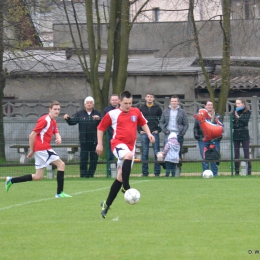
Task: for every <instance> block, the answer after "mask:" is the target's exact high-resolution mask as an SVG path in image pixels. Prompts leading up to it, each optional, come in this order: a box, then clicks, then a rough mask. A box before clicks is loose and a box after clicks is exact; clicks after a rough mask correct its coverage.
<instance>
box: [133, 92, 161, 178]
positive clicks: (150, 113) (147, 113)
mask: <svg viewBox="0 0 260 260" xmlns="http://www.w3.org/2000/svg"><path fill="white" fill-rule="evenodd" d="M154 100H155V97H154V94H153V93H151V92H149V93H147V94H146V96H145V101H146V102H145V104H144V105H142V106H140V107H139V109H140V111H141V112H142V113H143V115H144V117H145V119H146V120H147V121H148V123H147V125H148V127H149V129H150V132H151V133H152V135H153V136H154V138H155V142H154V143H153V144H152V146H153V151H154V160H157V156H156V155H157V153H158V152H159V151H160V138H159V133H160V132H161V128H160V127H159V119H160V117H161V115H162V109H161V108H160V106H158V105H157V104H155V103H154ZM138 132H139V134H140V138H141V146H142V161H148V157H149V144H150V140H149V138H148V136H147V134H146V133H145V132H144V131H143V130H142V128H141V127H138ZM142 173H143V175H142V176H143V177H146V176H148V175H149V169H148V163H146V162H145V163H143V164H142ZM160 173H161V168H160V164H158V163H155V164H154V175H155V176H157V177H159V176H160Z"/></svg>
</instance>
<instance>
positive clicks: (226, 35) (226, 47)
mask: <svg viewBox="0 0 260 260" xmlns="http://www.w3.org/2000/svg"><path fill="white" fill-rule="evenodd" d="M222 5H223V24H222V22H221V20H220V22H221V23H220V24H221V28H222V31H223V47H222V48H223V49H222V50H223V52H222V68H221V74H222V87H221V90H220V95H219V100H218V107H217V108H218V112H219V113H220V114H221V115H224V113H225V105H226V103H227V98H228V94H229V89H230V33H231V32H230V13H231V8H230V0H223V3H222Z"/></svg>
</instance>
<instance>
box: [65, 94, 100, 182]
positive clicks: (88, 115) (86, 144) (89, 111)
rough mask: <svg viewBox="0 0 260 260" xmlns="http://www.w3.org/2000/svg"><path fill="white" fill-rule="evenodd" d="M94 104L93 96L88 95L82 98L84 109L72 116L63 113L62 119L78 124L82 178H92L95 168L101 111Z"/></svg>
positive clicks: (70, 123) (71, 123)
mask: <svg viewBox="0 0 260 260" xmlns="http://www.w3.org/2000/svg"><path fill="white" fill-rule="evenodd" d="M94 104H95V101H94V99H93V97H90V96H88V97H86V99H85V100H84V107H85V109H84V110H80V111H78V112H77V113H76V114H75V117H73V118H71V117H70V116H69V115H68V114H65V115H64V119H65V120H66V121H67V123H68V124H69V125H76V124H78V126H79V142H80V177H82V178H84V177H85V178H93V176H94V174H95V171H96V168H97V161H98V155H97V154H96V152H95V150H96V145H97V126H98V124H99V122H100V119H101V113H100V112H99V111H98V110H95V109H94ZM89 159H90V162H89ZM88 166H89V167H88Z"/></svg>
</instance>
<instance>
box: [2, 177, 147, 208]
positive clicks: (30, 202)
mask: <svg viewBox="0 0 260 260" xmlns="http://www.w3.org/2000/svg"><path fill="white" fill-rule="evenodd" d="M148 181H150V180H145V181H136V182H131V184H136V183H142V182H148ZM110 187H111V186H108V187H104V188H99V189H95V190H85V191H80V192H76V193H74V194H71V195H72V196H74V195H80V194H83V193H89V192H96V191H101V190H106V189H109V188H110ZM55 199H56V200H59V199H60V198H55V197H51V198H46V199H39V200H31V201H27V202H24V203H20V204H14V205H10V206H7V207H3V208H0V211H2V210H7V209H12V208H15V207H22V206H25V205H29V204H32V203H37V202H42V201H47V200H55ZM66 199H70V198H66Z"/></svg>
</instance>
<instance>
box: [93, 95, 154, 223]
mask: <svg viewBox="0 0 260 260" xmlns="http://www.w3.org/2000/svg"><path fill="white" fill-rule="evenodd" d="M132 102H133V97H132V94H131V93H130V92H129V91H123V92H122V93H121V94H120V108H118V109H114V110H111V111H109V112H108V113H107V114H106V115H105V116H104V117H103V119H102V121H101V123H100V124H99V126H98V131H97V136H98V144H97V148H96V152H97V154H98V155H100V154H101V153H102V151H103V135H104V132H105V131H106V129H107V128H108V127H109V126H112V128H113V130H114V135H113V139H112V140H111V148H112V151H113V153H114V155H115V156H116V157H117V159H118V162H117V178H116V180H115V181H114V182H113V184H112V185H111V188H110V191H109V194H108V197H107V199H106V200H104V201H102V203H101V207H102V209H101V216H102V217H103V218H105V217H106V215H107V211H108V209H109V207H110V205H111V204H112V203H113V201H114V200H115V198H116V196H117V194H118V192H119V191H120V189H121V187H122V185H123V187H122V189H121V190H122V192H123V193H124V192H125V191H126V190H128V189H130V185H129V177H130V173H131V168H132V165H133V159H134V152H135V142H136V130H137V125H140V126H141V127H142V128H143V130H144V131H145V133H146V134H147V135H148V138H149V139H150V141H151V142H152V143H153V142H154V137H153V135H152V134H151V133H150V130H149V127H148V125H147V121H146V119H145V118H144V117H143V115H142V113H141V112H140V110H139V109H137V108H134V107H132Z"/></svg>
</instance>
